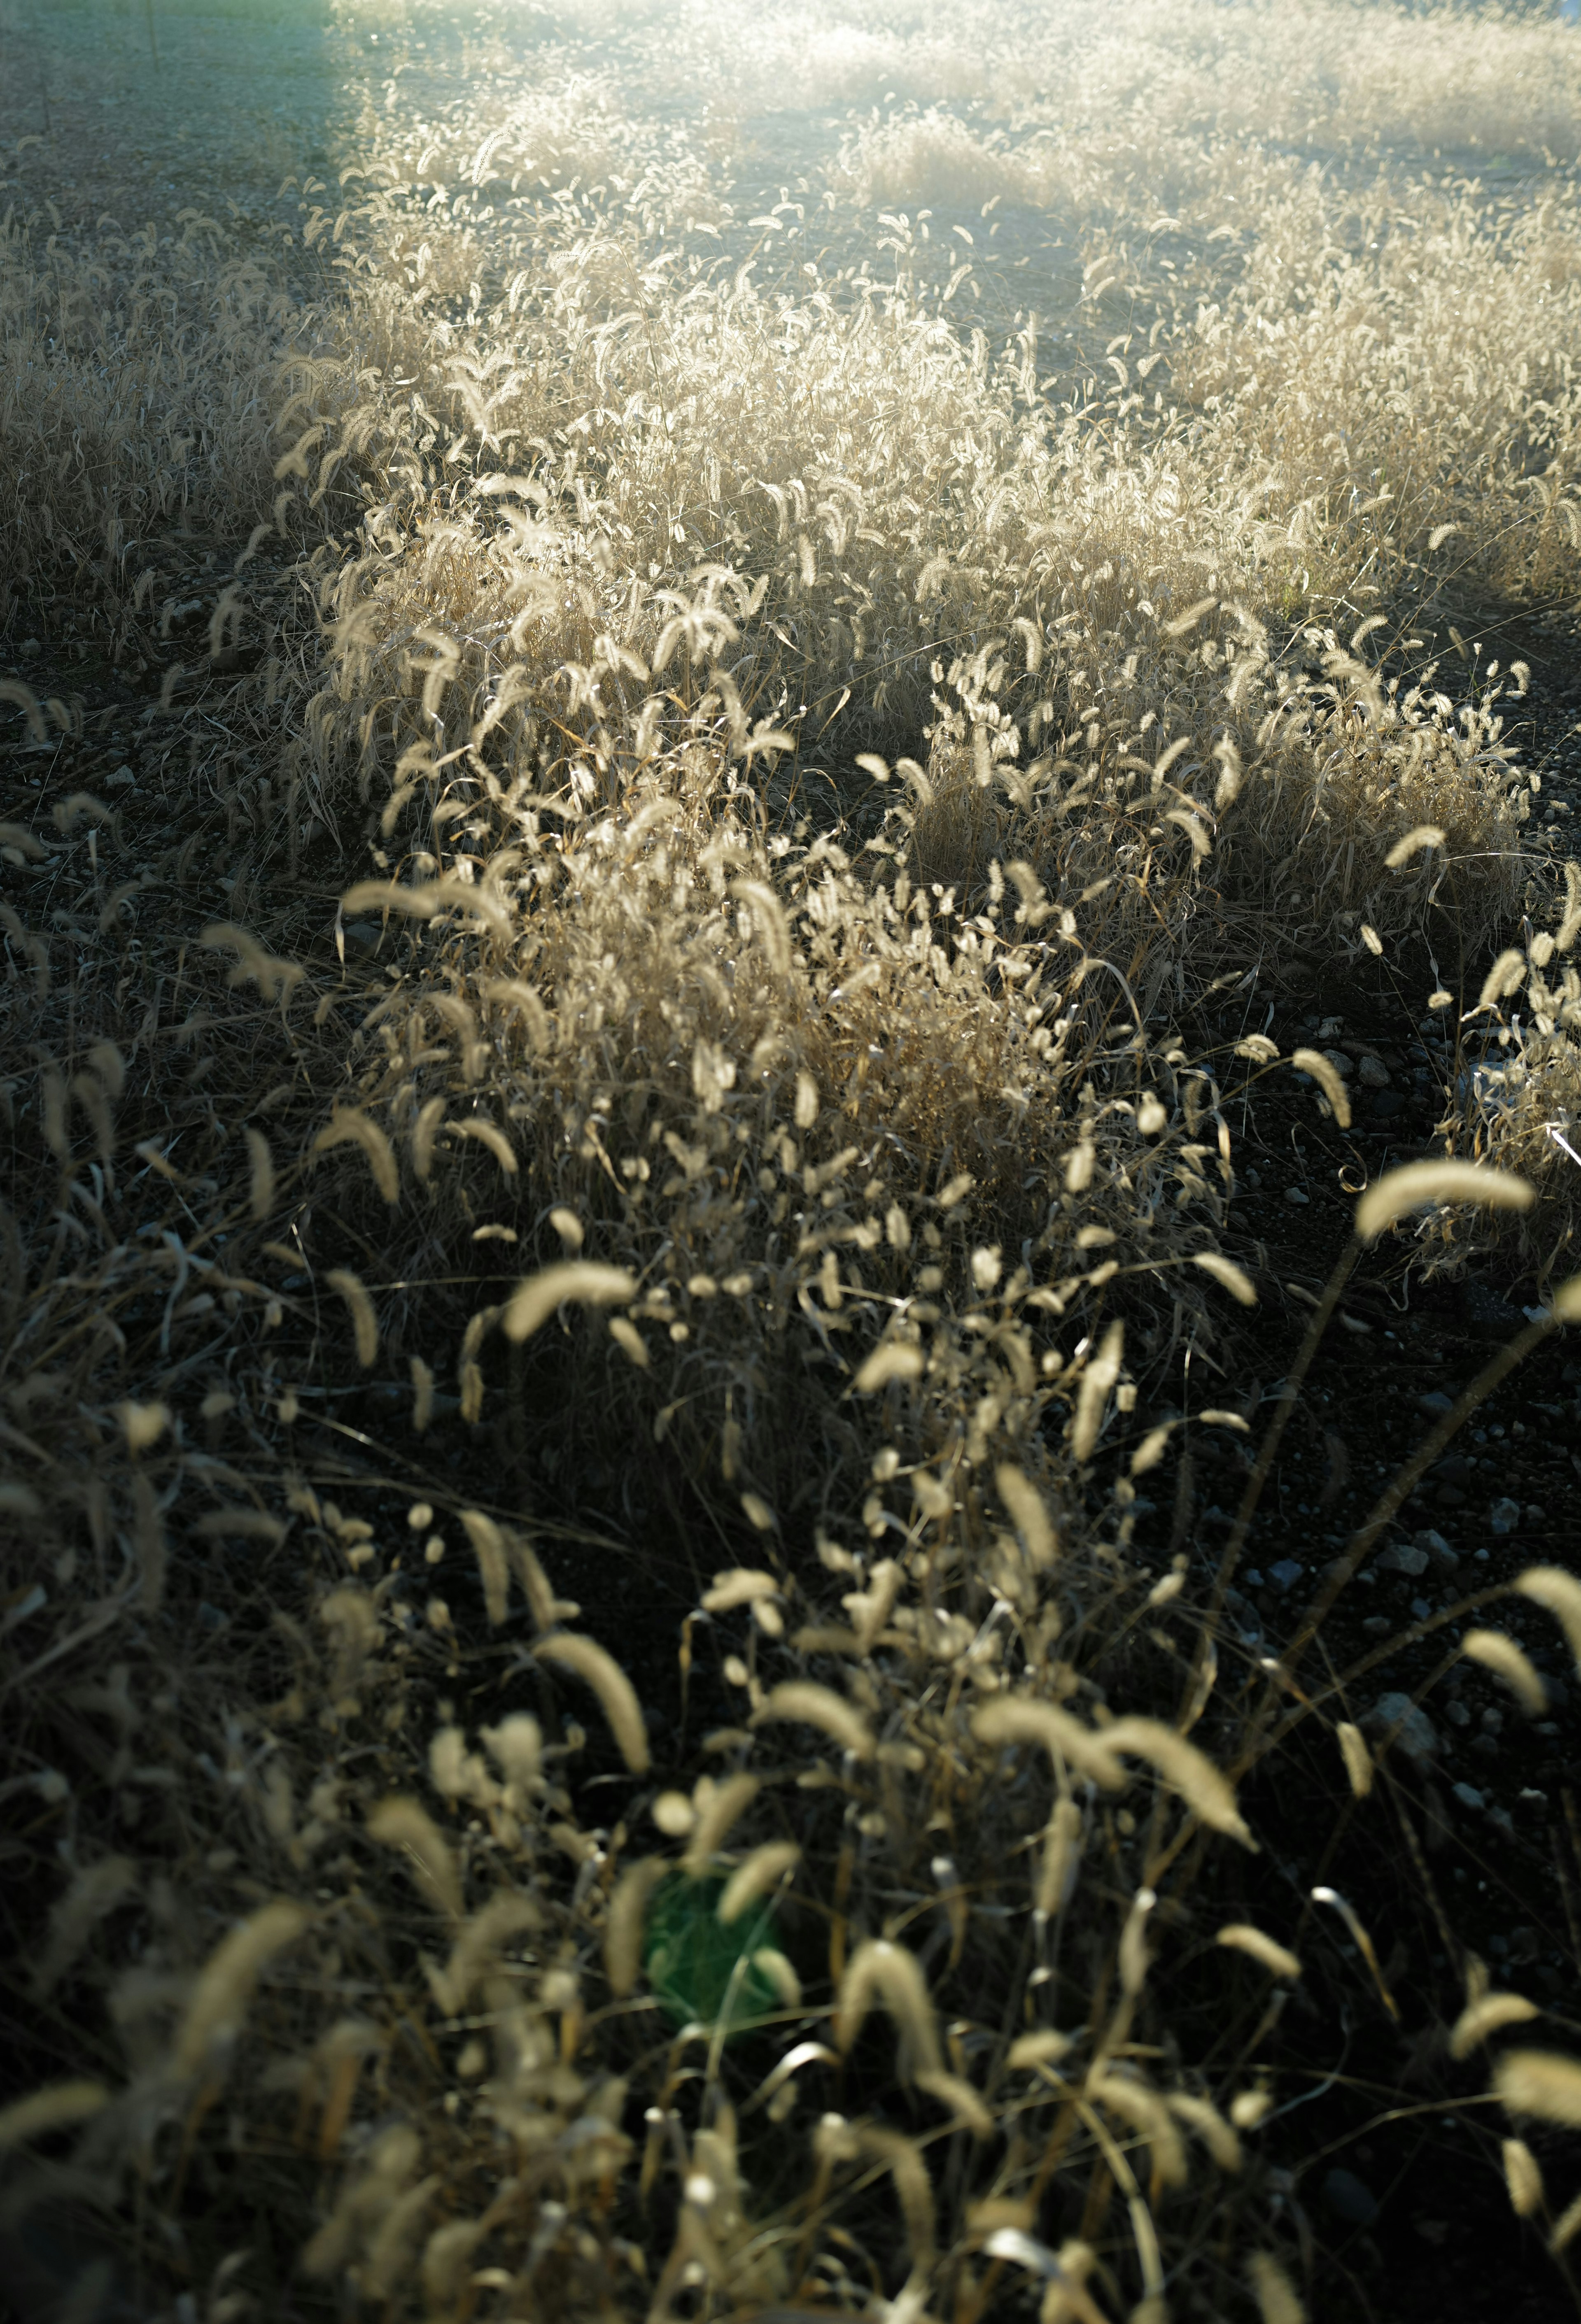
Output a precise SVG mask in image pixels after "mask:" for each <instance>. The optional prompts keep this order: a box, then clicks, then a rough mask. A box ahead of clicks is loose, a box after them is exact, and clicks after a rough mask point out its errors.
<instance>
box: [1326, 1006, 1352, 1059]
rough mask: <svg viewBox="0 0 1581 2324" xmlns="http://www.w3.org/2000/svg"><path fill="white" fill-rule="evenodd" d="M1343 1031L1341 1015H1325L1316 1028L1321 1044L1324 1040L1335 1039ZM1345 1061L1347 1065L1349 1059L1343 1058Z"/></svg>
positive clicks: (1343, 1024) (1343, 1023) (1343, 1020)
mask: <svg viewBox="0 0 1581 2324" xmlns="http://www.w3.org/2000/svg"><path fill="white" fill-rule="evenodd" d="M1344 1031H1345V1019H1344V1018H1343V1017H1326V1018H1325V1019H1323V1022H1322V1024H1321V1025H1319V1026H1318V1042H1319V1044H1321V1043H1322V1042H1324V1041H1337V1040H1338V1039H1339V1037H1340V1036H1341V1034H1342V1033H1343V1032H1344ZM1345 1063H1346V1065H1349V1063H1350V1059H1349V1058H1348V1057H1347V1058H1346V1059H1345Z"/></svg>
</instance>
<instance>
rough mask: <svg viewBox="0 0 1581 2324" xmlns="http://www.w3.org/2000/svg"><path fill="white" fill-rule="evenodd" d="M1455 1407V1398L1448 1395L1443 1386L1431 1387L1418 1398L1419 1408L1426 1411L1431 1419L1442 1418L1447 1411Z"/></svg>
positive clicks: (1451, 1410) (1420, 1410)
mask: <svg viewBox="0 0 1581 2324" xmlns="http://www.w3.org/2000/svg"><path fill="white" fill-rule="evenodd" d="M1454 1409H1455V1398H1454V1397H1452V1396H1446V1395H1445V1393H1444V1391H1443V1389H1442V1388H1429V1389H1428V1392H1427V1394H1426V1395H1425V1396H1419V1397H1418V1398H1417V1410H1418V1411H1419V1412H1425V1413H1426V1414H1427V1416H1428V1419H1429V1420H1442V1419H1443V1417H1444V1415H1445V1414H1446V1413H1447V1412H1453V1411H1454Z"/></svg>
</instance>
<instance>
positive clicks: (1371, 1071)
mask: <svg viewBox="0 0 1581 2324" xmlns="http://www.w3.org/2000/svg"><path fill="white" fill-rule="evenodd" d="M1356 1071H1357V1073H1358V1074H1360V1075H1361V1082H1362V1087H1363V1088H1364V1089H1370V1090H1382V1089H1387V1088H1388V1086H1389V1068H1388V1066H1387V1065H1385V1064H1384V1062H1383V1060H1382V1057H1371V1056H1368V1057H1364V1058H1363V1059H1362V1062H1361V1064H1360V1065H1358V1066H1357V1067H1356Z"/></svg>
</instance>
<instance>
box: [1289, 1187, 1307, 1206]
mask: <svg viewBox="0 0 1581 2324" xmlns="http://www.w3.org/2000/svg"><path fill="white" fill-rule="evenodd" d="M1311 1199H1312V1197H1311V1195H1310V1194H1308V1192H1307V1190H1306V1188H1305V1186H1287V1187H1286V1188H1285V1200H1286V1202H1287V1203H1298V1204H1299V1205H1300V1206H1301V1207H1303V1208H1304V1207H1305V1206H1306V1204H1307V1203H1309V1202H1310V1201H1311Z"/></svg>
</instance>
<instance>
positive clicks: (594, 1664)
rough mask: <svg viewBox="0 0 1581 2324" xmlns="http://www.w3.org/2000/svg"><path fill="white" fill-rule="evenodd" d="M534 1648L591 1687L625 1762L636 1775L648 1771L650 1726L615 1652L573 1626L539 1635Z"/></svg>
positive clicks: (537, 1653)
mask: <svg viewBox="0 0 1581 2324" xmlns="http://www.w3.org/2000/svg"><path fill="white" fill-rule="evenodd" d="M532 1651H533V1653H534V1654H535V1655H538V1656H539V1657H540V1659H541V1660H542V1661H544V1662H549V1663H554V1664H556V1665H558V1666H559V1668H560V1669H561V1670H569V1671H571V1672H574V1674H576V1676H577V1677H578V1678H579V1679H581V1680H582V1681H583V1682H584V1683H586V1684H587V1685H588V1686H590V1687H591V1688H592V1690H593V1692H594V1693H595V1694H596V1696H597V1697H598V1701H599V1705H600V1708H601V1709H602V1711H603V1712H604V1716H605V1717H606V1719H607V1720H608V1721H609V1729H610V1732H611V1734H612V1735H613V1736H614V1737H615V1741H616V1742H617V1743H618V1744H619V1746H620V1750H621V1756H622V1757H623V1758H624V1761H625V1763H626V1766H628V1767H629V1768H630V1769H631V1771H632V1773H633V1775H646V1774H647V1772H648V1730H647V1729H646V1728H645V1727H644V1726H643V1714H642V1711H641V1710H640V1709H639V1707H638V1704H637V1697H636V1690H635V1689H634V1688H633V1685H632V1683H631V1681H630V1679H629V1678H627V1676H626V1674H625V1673H624V1671H623V1670H622V1668H621V1666H620V1665H619V1664H618V1663H617V1662H616V1661H615V1656H614V1655H612V1654H609V1653H607V1652H606V1649H605V1648H604V1647H603V1646H599V1645H598V1644H597V1642H596V1640H595V1639H593V1638H584V1637H578V1634H577V1633H576V1632H575V1631H573V1630H557V1631H556V1632H555V1634H554V1636H553V1637H549V1638H540V1639H539V1641H538V1644H537V1645H536V1646H534V1648H533V1649H532Z"/></svg>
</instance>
